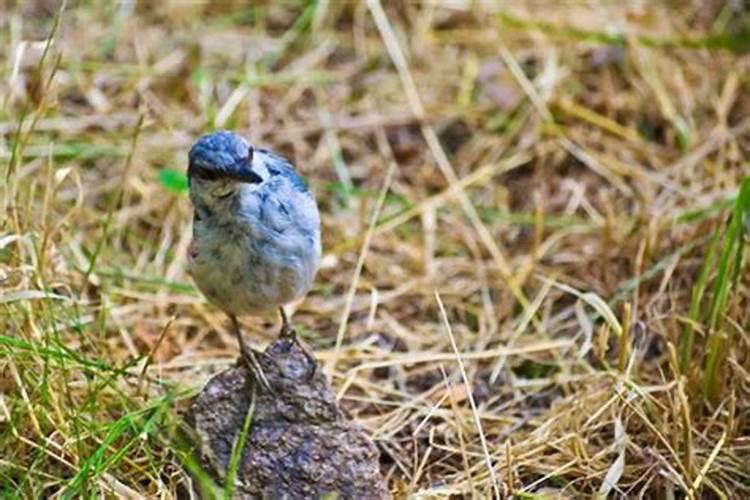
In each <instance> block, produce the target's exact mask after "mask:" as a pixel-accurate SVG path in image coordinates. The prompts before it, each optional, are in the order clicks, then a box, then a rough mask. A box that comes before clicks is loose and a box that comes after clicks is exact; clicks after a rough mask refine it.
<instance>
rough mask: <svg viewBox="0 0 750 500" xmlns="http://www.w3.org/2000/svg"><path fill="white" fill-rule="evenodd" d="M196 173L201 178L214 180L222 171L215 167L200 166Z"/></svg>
mask: <svg viewBox="0 0 750 500" xmlns="http://www.w3.org/2000/svg"><path fill="white" fill-rule="evenodd" d="M195 175H197V176H198V177H200V178H201V179H206V180H209V181H213V180H216V179H218V178H219V177H220V172H219V171H218V170H217V169H215V168H207V167H198V168H196V169H195Z"/></svg>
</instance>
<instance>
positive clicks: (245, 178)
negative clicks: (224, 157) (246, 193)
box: [226, 160, 263, 184]
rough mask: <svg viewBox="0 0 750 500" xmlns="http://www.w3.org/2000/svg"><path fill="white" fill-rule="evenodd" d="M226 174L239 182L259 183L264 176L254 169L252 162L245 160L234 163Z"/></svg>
mask: <svg viewBox="0 0 750 500" xmlns="http://www.w3.org/2000/svg"><path fill="white" fill-rule="evenodd" d="M226 176H227V177H229V178H230V179H234V180H235V181H239V182H246V183H248V184H258V183H259V182H261V181H262V180H263V178H262V177H261V176H260V175H258V174H256V173H255V172H254V171H253V166H252V163H251V162H249V161H247V160H243V161H240V162H237V163H235V164H234V165H232V166H231V167H230V168H229V169H228V170H227V171H226Z"/></svg>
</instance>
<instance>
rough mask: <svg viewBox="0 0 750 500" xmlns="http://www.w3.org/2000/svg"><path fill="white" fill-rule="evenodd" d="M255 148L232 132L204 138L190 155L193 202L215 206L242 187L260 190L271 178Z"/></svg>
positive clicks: (189, 168)
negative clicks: (259, 159)
mask: <svg viewBox="0 0 750 500" xmlns="http://www.w3.org/2000/svg"><path fill="white" fill-rule="evenodd" d="M254 153H255V152H254V150H253V146H252V145H251V144H250V143H248V142H247V141H246V140H245V139H243V138H242V137H240V136H239V135H237V134H235V133H234V132H229V131H225V130H222V131H218V132H212V133H210V134H206V135H203V136H201V137H200V138H199V139H198V140H197V141H196V143H195V144H193V147H192V148H190V153H189V154H188V172H187V173H188V184H189V185H190V194H191V197H192V198H193V199H194V201H200V202H202V203H204V204H208V205H213V204H215V203H217V202H220V201H221V200H225V199H229V198H231V197H232V196H231V195H233V194H234V193H235V192H237V190H238V189H239V188H240V187H242V186H247V187H250V188H251V189H253V188H257V187H258V186H260V185H261V184H263V182H265V180H266V179H267V178H268V175H269V174H268V169H267V168H266V166H265V164H264V162H263V161H257V160H258V159H257V158H256V155H255V154H254Z"/></svg>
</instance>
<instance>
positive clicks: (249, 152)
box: [247, 146, 254, 162]
mask: <svg viewBox="0 0 750 500" xmlns="http://www.w3.org/2000/svg"><path fill="white" fill-rule="evenodd" d="M253 153H254V151H253V147H252V146H248V148H247V161H248V162H251V161H253Z"/></svg>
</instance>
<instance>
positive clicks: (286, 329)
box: [279, 321, 318, 381]
mask: <svg viewBox="0 0 750 500" xmlns="http://www.w3.org/2000/svg"><path fill="white" fill-rule="evenodd" d="M279 338H280V339H281V340H283V341H285V342H287V345H288V346H289V347H291V346H292V345H296V346H297V347H298V348H299V350H300V351H302V354H303V355H304V356H305V359H307V364H308V365H310V370H309V372H308V373H307V380H308V381H309V380H312V378H313V377H314V376H315V372H316V371H317V370H318V362H317V361H316V360H315V356H313V355H312V353H311V352H310V351H309V350H308V348H307V347H305V345H304V344H302V342H301V341H300V339H299V336H298V335H297V330H295V329H294V328H292V326H291V325H290V324H289V323H288V322H286V321H285V322H284V323H283V324H282V326H281V331H280V332H279Z"/></svg>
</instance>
